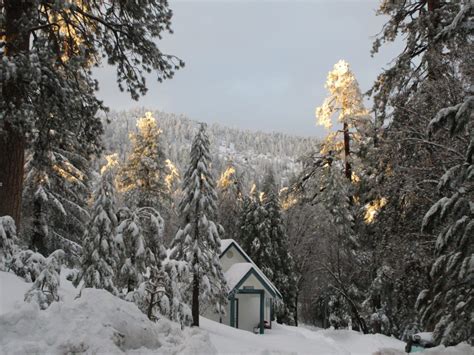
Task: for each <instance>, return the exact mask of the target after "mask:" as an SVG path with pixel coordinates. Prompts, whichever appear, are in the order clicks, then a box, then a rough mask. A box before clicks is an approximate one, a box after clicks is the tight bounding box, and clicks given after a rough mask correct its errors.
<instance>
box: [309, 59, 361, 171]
mask: <svg viewBox="0 0 474 355" xmlns="http://www.w3.org/2000/svg"><path fill="white" fill-rule="evenodd" d="M326 88H327V89H328V91H329V96H328V97H327V98H326V99H325V100H324V102H323V104H322V105H321V106H320V107H317V108H316V117H317V119H318V124H320V125H322V126H324V127H325V128H327V129H331V128H332V117H333V115H334V114H336V113H338V117H337V121H338V123H340V124H342V133H343V139H342V144H340V140H339V139H337V135H338V132H339V131H337V132H334V133H331V134H329V135H328V136H327V138H326V141H325V143H324V144H323V149H322V153H323V154H325V153H328V152H329V151H334V152H337V153H341V156H343V157H344V164H345V167H344V173H345V175H346V177H347V178H348V179H351V178H352V166H351V161H350V160H351V157H350V155H351V151H353V150H354V148H355V147H352V148H351V141H355V142H358V141H360V140H361V137H365V136H367V135H368V133H369V132H368V129H369V116H368V111H367V110H366V109H365V107H364V103H363V99H362V94H361V92H360V89H359V84H358V83H357V80H356V78H355V76H354V74H353V73H352V71H351V69H350V67H349V64H348V63H347V62H346V61H344V60H340V61H339V62H337V63H336V64H335V65H334V68H333V70H332V71H330V72H329V73H328V77H327V81H326ZM342 153H343V154H342Z"/></svg>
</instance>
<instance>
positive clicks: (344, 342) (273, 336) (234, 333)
mask: <svg viewBox="0 0 474 355" xmlns="http://www.w3.org/2000/svg"><path fill="white" fill-rule="evenodd" d="M273 325H274V327H273V329H271V330H266V334H265V335H254V334H252V333H250V332H246V331H243V330H239V329H234V328H231V327H227V326H223V325H221V324H218V323H216V322H212V321H210V320H207V319H205V318H201V328H203V329H205V330H207V331H208V332H209V334H210V338H211V342H212V343H213V345H214V346H215V347H216V349H217V351H218V352H219V353H220V354H262V355H267V354H314V355H317V354H324V355H326V354H327V355H333V354H334V355H336V354H337V355H346V354H347V355H359V354H360V355H362V354H363V355H366V354H372V353H374V352H376V351H378V350H380V349H383V348H385V349H387V348H390V349H394V350H398V351H394V352H393V353H394V354H395V353H398V354H403V352H401V351H402V350H403V348H404V346H405V344H404V343H403V342H401V341H399V340H397V339H393V338H389V337H386V336H383V335H362V334H359V333H357V332H354V331H348V330H337V331H334V330H332V331H331V330H318V331H313V330H309V329H306V328H302V327H290V326H284V325H278V324H275V323H274V324H273Z"/></svg>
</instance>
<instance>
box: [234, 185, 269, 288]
mask: <svg viewBox="0 0 474 355" xmlns="http://www.w3.org/2000/svg"><path fill="white" fill-rule="evenodd" d="M251 194H252V195H251V197H245V199H244V203H243V209H242V216H241V218H240V242H241V246H242V248H243V249H244V250H245V252H246V253H247V254H248V255H249V256H250V258H251V259H252V260H253V262H254V263H255V264H257V266H258V267H259V268H260V269H262V271H263V273H264V274H265V275H266V276H267V277H268V278H269V279H270V280H273V279H274V276H275V273H276V272H277V269H276V265H277V263H276V262H275V260H274V258H277V256H276V253H275V250H274V246H273V244H272V241H271V235H270V229H271V227H272V226H271V225H270V219H269V218H268V211H267V210H266V209H265V207H264V205H263V202H262V199H261V196H262V193H259V192H258V191H257V189H256V187H254V188H253V191H252V192H251Z"/></svg>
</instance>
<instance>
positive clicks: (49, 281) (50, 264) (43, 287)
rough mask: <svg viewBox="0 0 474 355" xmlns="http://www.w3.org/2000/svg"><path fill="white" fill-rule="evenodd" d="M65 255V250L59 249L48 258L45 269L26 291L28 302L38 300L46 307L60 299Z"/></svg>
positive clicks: (41, 306) (42, 306)
mask: <svg viewBox="0 0 474 355" xmlns="http://www.w3.org/2000/svg"><path fill="white" fill-rule="evenodd" d="M64 257H65V254H64V251H62V250H61V249H58V250H56V251H54V252H52V253H51V255H49V256H48V258H46V260H45V261H44V265H45V266H44V268H43V270H42V271H41V272H40V274H39V275H38V277H37V278H36V280H35V281H34V283H33V286H31V288H30V289H29V290H28V291H27V292H26V293H25V301H26V302H36V303H38V305H39V306H40V308H41V309H46V308H48V306H49V305H50V304H51V303H53V302H57V301H59V294H58V290H59V285H60V277H59V275H60V273H61V265H62V263H63V262H64Z"/></svg>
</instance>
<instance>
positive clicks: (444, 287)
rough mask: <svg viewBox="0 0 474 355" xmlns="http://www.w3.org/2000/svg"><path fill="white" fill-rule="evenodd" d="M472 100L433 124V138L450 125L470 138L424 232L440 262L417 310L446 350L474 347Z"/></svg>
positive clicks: (443, 183)
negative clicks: (433, 237)
mask: <svg viewBox="0 0 474 355" xmlns="http://www.w3.org/2000/svg"><path fill="white" fill-rule="evenodd" d="M473 109H474V96H471V97H469V98H467V99H466V100H465V102H464V103H462V104H458V105H456V106H454V107H448V108H446V109H443V110H441V111H440V112H439V113H438V114H437V115H436V116H435V117H434V118H433V119H432V121H431V122H430V125H429V131H430V133H432V134H434V133H437V132H438V131H439V130H441V128H442V127H443V126H444V125H446V124H449V125H450V132H451V135H452V136H453V137H454V136H458V137H463V136H464V137H465V138H467V137H469V139H470V143H469V146H468V148H467V150H466V153H465V159H464V161H459V162H458V163H457V164H454V165H453V166H452V167H451V168H450V169H448V170H447V171H446V172H445V173H444V175H443V176H442V177H441V178H440V181H439V184H438V190H439V191H440V193H442V194H443V195H444V196H443V197H442V198H440V199H439V200H438V201H436V202H435V203H434V204H433V206H432V207H431V208H430V209H429V210H428V212H427V213H426V215H425V216H424V218H423V222H422V229H423V230H424V231H425V232H430V233H433V232H435V231H437V232H438V235H437V238H436V246H435V254H436V259H435V261H434V263H433V265H432V267H431V272H430V278H431V280H432V283H431V287H430V288H428V289H425V290H423V291H421V293H420V295H419V296H418V300H417V308H418V309H419V312H420V315H421V321H422V323H423V325H424V326H425V327H427V328H428V329H430V328H433V327H434V339H435V341H436V342H437V343H441V344H444V345H451V344H457V343H460V342H462V341H467V342H469V343H470V344H471V345H474V337H473V335H472V314H473V311H474V294H473V286H474V269H473V261H474V259H473V256H474V240H473V237H472V236H473V235H474V211H473V208H472V203H473V200H474V188H473V184H472V181H473V176H474V159H473V156H474V134H473V132H474V120H473V119H472V112H473Z"/></svg>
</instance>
